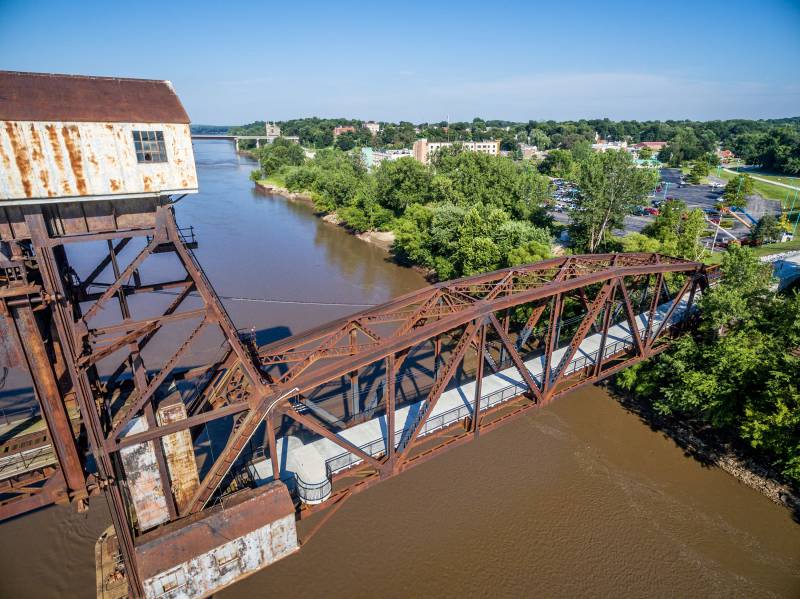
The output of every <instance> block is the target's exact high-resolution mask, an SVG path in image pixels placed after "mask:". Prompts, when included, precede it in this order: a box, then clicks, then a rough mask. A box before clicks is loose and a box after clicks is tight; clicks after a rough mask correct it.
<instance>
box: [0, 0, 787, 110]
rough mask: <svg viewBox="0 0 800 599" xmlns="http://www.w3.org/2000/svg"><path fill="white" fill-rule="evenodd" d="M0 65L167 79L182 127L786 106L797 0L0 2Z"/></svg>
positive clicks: (3, 66) (775, 108)
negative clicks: (185, 119)
mask: <svg viewBox="0 0 800 599" xmlns="http://www.w3.org/2000/svg"><path fill="white" fill-rule="evenodd" d="M0 69H11V70H26V71H47V72H62V73H79V74H89V75H117V76H128V77H150V78H157V79H170V80H171V81H172V82H173V83H174V84H175V87H176V89H177V90H178V93H179V94H180V96H181V99H182V100H183V103H184V105H185V106H186V109H187V111H188V112H189V115H190V116H191V118H192V121H193V122H196V123H220V124H234V123H241V122H247V121H252V120H256V119H268V120H272V119H278V120H280V119H288V118H294V117H304V116H314V115H316V116H326V117H336V116H346V117H352V118H362V119H379V120H393V121H396V120H400V119H405V120H411V121H414V122H421V121H439V120H444V119H446V118H447V117H448V116H449V118H450V119H451V120H471V119H472V118H473V117H475V116H481V117H483V118H502V119H510V120H528V119H536V120H541V119H550V118H552V119H559V120H560V119H577V118H595V117H609V118H612V119H656V118H660V119H669V118H696V119H714V118H734V117H742V118H771V117H782V116H795V115H800V0H783V1H778V0H775V1H772V0H763V1H761V2H756V1H753V2H744V1H737V0H728V1H727V2H703V1H701V0H695V1H693V2H692V1H690V2H684V1H683V0H673V1H671V2H647V1H646V0H645V1H642V0H639V1H637V2H614V1H613V0H611V1H609V0H606V1H601V0H593V1H580V2H579V1H569V0H561V1H556V2H554V1H547V2H538V1H530V2H502V1H495V2H486V1H484V2H479V3H478V2H475V3H473V2H470V1H467V0H464V1H461V2H453V3H443V2H435V1H433V0H430V1H428V2H414V1H410V0H409V1H406V0H403V1H394V2H392V1H387V2H369V3H367V2H364V3H354V2H347V1H331V0H328V1H325V2H313V1H302V0H299V1H298V0H296V1H294V2H292V1H283V2H280V3H276V2H253V3H246V2H237V1H234V0H228V1H215V2H204V1H203V0H197V1H195V2H192V3H181V2H169V1H162V2H157V3H151V2H148V1H145V0H142V1H139V2H108V1H104V2H82V1H80V0H78V1H77V2H76V1H74V0H73V1H72V2H48V1H47V0H42V1H38V2H36V1H30V0H28V1H24V2H18V1H14V0H0ZM1 91H2V90H0V92H1Z"/></svg>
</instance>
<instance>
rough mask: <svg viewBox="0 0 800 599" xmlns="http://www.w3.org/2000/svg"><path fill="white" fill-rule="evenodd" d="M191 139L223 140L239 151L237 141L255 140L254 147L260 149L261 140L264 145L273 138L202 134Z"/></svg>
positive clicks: (193, 135) (194, 135)
mask: <svg viewBox="0 0 800 599" xmlns="http://www.w3.org/2000/svg"><path fill="white" fill-rule="evenodd" d="M192 139H197V140H209V139H224V140H228V141H232V142H233V143H234V145H235V146H236V150H237V151H238V150H239V140H242V139H255V140H256V147H257V148H260V147H261V140H264V142H266V143H270V140H271V139H273V138H270V137H267V136H266V135H211V134H209V135H203V134H192Z"/></svg>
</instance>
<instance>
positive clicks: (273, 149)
mask: <svg viewBox="0 0 800 599" xmlns="http://www.w3.org/2000/svg"><path fill="white" fill-rule="evenodd" d="M253 153H254V154H255V156H256V158H257V159H258V164H259V166H260V167H261V174H262V175H263V176H265V177H269V176H270V175H272V174H274V173H277V172H278V171H279V170H280V169H282V168H283V167H285V166H299V165H301V164H303V162H304V161H305V159H306V155H305V152H304V151H303V148H302V147H300V146H299V145H297V144H296V143H293V142H290V141H287V140H285V139H282V138H278V139H276V140H275V141H274V142H273V143H271V144H269V145H264V146H261V148H259V149H257V150H254V152H253Z"/></svg>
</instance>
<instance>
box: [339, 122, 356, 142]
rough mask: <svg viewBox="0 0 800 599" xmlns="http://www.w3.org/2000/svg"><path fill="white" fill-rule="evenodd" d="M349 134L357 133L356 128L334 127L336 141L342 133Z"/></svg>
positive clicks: (347, 126)
mask: <svg viewBox="0 0 800 599" xmlns="http://www.w3.org/2000/svg"><path fill="white" fill-rule="evenodd" d="M348 132H349V133H355V132H356V128H355V127H352V126H350V125H340V126H338V127H334V128H333V138H334V139H336V138H337V137H339V136H340V135H341V134H342V133H348Z"/></svg>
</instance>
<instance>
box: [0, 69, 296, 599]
mask: <svg viewBox="0 0 800 599" xmlns="http://www.w3.org/2000/svg"><path fill="white" fill-rule="evenodd" d="M197 188H198V183H197V174H196V172H195V165H194V156H193V152H192V145H191V137H190V131H189V118H188V116H187V114H186V112H185V110H184V109H183V106H182V105H181V103H180V100H179V99H178V97H177V95H176V94H175V92H174V90H173V88H172V85H171V84H170V83H169V82H168V81H151V80H139V79H118V78H99V77H78V76H65V75H46V74H36V73H19V72H0V368H6V369H9V368H11V369H14V370H15V371H17V372H23V373H27V375H26V376H27V377H29V379H30V383H31V384H32V387H33V391H34V394H35V398H36V402H37V404H38V410H34V412H35V415H34V416H32V417H30V418H28V419H26V420H25V421H20V422H13V423H11V426H8V427H7V428H6V429H4V430H2V434H0V444H1V445H2V446H1V447H0V456H2V463H0V520H3V519H7V518H11V517H15V516H18V515H20V514H23V513H25V512H28V511H31V510H34V509H37V508H40V507H43V506H47V505H50V504H52V503H70V504H73V505H74V506H75V507H76V508H77V509H81V510H82V509H87V508H88V503H89V497H90V496H93V495H100V494H104V495H105V497H106V500H107V502H108V505H109V508H110V512H111V516H112V519H113V525H114V531H115V537H116V540H114V542H113V546H112V548H111V549H110V550H109V551H110V552H111V554H113V555H112V557H113V556H114V555H115V556H118V558H119V567H118V568H117V569H116V570H117V571H116V572H109V573H108V574H109V576H108V580H106V579H105V573H104V574H103V575H102V576H101V577H100V578H99V579H98V593H99V594H100V595H103V596H112V595H114V594H116V595H117V596H124V595H126V594H128V595H129V596H133V597H140V596H147V597H201V596H207V595H210V594H211V593H213V592H214V591H215V590H217V589H218V588H220V587H221V586H225V585H227V584H230V583H231V582H234V581H235V580H237V579H238V578H241V577H242V576H245V575H247V574H249V573H251V572H253V571H255V570H257V569H259V568H261V567H263V566H265V565H267V564H269V563H271V562H273V561H275V560H276V559H279V558H281V557H283V556H284V555H287V554H288V553H291V552H292V551H294V550H295V549H296V548H297V536H296V531H295V523H294V506H293V505H292V502H291V499H290V496H289V494H288V491H287V490H286V487H285V486H284V485H283V484H282V483H280V482H274V483H271V484H270V485H267V486H265V487H262V488H260V489H249V490H245V491H242V492H240V493H237V494H235V496H231V497H229V498H228V499H227V500H226V502H227V503H226V504H225V505H224V510H225V513H224V514H223V513H222V508H223V506H222V505H220V504H219V502H218V503H216V504H215V503H213V501H211V502H210V501H208V499H209V496H208V493H207V492H206V491H205V489H202V488H201V487H202V485H201V483H200V478H201V475H202V474H203V472H204V462H203V459H202V455H203V447H204V443H205V450H206V451H207V450H208V446H209V444H210V442H209V440H208V439H205V440H204V439H203V438H202V435H203V434H207V433H198V432H197V430H198V428H197V426H198V425H202V424H204V423H206V422H209V421H211V420H214V419H223V420H222V421H221V422H222V424H223V425H224V424H225V422H227V423H228V426H230V427H233V428H235V427H237V426H240V425H241V423H240V422H238V421H237V419H236V414H237V413H238V411H239V410H240V409H236V410H232V409H229V408H230V407H231V406H230V403H231V402H232V401H234V399H235V398H238V399H241V397H242V396H243V394H245V395H246V394H250V395H252V396H257V395H258V392H259V391H261V390H262V389H261V388H260V386H262V385H263V382H262V381H261V380H260V379H261V377H260V375H259V372H258V369H257V367H256V365H255V361H254V356H253V348H252V347H251V346H249V345H248V343H246V342H243V341H242V340H241V339H240V337H239V335H238V333H237V331H236V329H235V328H234V325H233V324H232V322H231V320H230V318H229V317H228V315H227V313H226V312H225V309H224V307H223V306H222V304H221V303H220V301H219V299H218V298H217V296H216V294H215V293H214V290H213V289H212V288H211V285H210V284H209V282H208V280H207V279H206V277H205V276H204V274H203V272H202V270H201V268H200V266H199V264H198V263H197V262H196V260H195V258H194V256H193V254H192V251H191V250H192V247H193V246H194V245H195V239H194V233H193V231H192V230H191V229H188V230H182V229H180V228H179V227H178V225H177V223H176V221H175V215H174V211H173V206H172V204H173V202H174V201H176V200H177V199H179V198H180V197H182V196H183V195H184V194H192V193H196V192H197ZM209 347H211V348H214V349H215V351H216V353H214V354H213V355H209V351H208V348H209ZM198 348H199V349H198ZM203 348H205V349H203ZM234 364H235V367H231V365H234ZM226 408H228V409H229V411H228V412H226ZM226 417H227V420H225V418H226ZM190 423H191V424H192V425H194V426H195V428H194V429H191V428H190ZM201 428H204V427H201ZM148 435H149V436H148ZM133 436H136V440H137V442H136V443H133V442H131V438H132V437H133ZM126 439H127V440H128V443H127V445H126V444H125V440H126ZM139 439H141V441H138V440H139ZM205 469H207V467H206V468H205ZM203 493H205V494H203ZM198 497H201V498H202V501H201V502H200V503H201V504H202V505H204V506H205V509H202V510H199V511H198V509H197V508H196V507H194V508H192V507H191V506H197V505H198ZM187 508H188V509H187ZM42 532H43V534H47V532H46V531H42ZM111 538H113V537H111ZM112 561H113V559H112ZM114 580H116V581H117V582H118V584H117V588H116V591H114V589H112V586H113V585H111V582H113V581H114ZM119 581H123V582H122V583H119ZM120 586H121V588H120Z"/></svg>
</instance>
